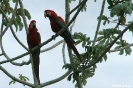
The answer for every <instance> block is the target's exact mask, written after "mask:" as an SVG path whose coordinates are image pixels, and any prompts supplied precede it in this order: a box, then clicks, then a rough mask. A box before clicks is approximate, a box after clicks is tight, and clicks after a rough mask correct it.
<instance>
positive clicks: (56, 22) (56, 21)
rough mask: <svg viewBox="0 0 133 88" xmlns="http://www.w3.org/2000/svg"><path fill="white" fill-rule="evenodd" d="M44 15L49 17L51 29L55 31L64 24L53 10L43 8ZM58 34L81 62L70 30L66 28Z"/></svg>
mask: <svg viewBox="0 0 133 88" xmlns="http://www.w3.org/2000/svg"><path fill="white" fill-rule="evenodd" d="M44 17H45V18H46V17H48V18H49V20H50V24H51V29H52V31H53V32H55V33H57V32H59V31H60V30H61V29H62V28H63V27H64V26H65V21H64V20H63V19H62V18H61V17H60V16H58V15H57V14H56V13H55V12H54V11H53V10H45V11H44ZM60 36H61V37H63V38H64V40H65V42H66V43H67V46H68V47H69V48H70V49H72V50H73V51H74V53H75V54H76V55H77V57H78V58H79V60H80V62H82V58H81V56H80V54H79V52H78V51H77V49H76V47H75V45H74V43H75V41H74V40H73V38H72V35H71V33H70V31H69V30H68V29H66V30H65V31H64V32H63V33H62V34H61V35H60Z"/></svg>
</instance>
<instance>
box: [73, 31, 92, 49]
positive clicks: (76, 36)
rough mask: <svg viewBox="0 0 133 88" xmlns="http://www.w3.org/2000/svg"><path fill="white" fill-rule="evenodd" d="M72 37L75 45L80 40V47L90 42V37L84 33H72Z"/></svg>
mask: <svg viewBox="0 0 133 88" xmlns="http://www.w3.org/2000/svg"><path fill="white" fill-rule="evenodd" d="M73 39H76V43H75V44H76V45H77V44H79V43H81V42H82V47H85V45H88V44H90V43H91V42H90V37H86V34H83V33H81V32H79V33H74V35H73Z"/></svg>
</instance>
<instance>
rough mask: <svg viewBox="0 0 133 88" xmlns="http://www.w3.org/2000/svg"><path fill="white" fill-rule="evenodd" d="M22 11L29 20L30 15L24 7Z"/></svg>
mask: <svg viewBox="0 0 133 88" xmlns="http://www.w3.org/2000/svg"><path fill="white" fill-rule="evenodd" d="M24 12H25V15H26V16H27V18H28V20H30V19H31V15H30V13H29V12H28V10H26V9H24Z"/></svg>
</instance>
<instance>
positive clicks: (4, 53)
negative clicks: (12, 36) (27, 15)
mask: <svg viewBox="0 0 133 88" xmlns="http://www.w3.org/2000/svg"><path fill="white" fill-rule="evenodd" d="M0 46H1V50H2V53H3V55H4V56H5V57H6V58H7V60H5V61H6V62H10V63H11V64H13V65H16V66H23V65H29V64H30V60H29V61H27V62H24V61H23V62H22V63H16V62H11V58H10V57H9V56H8V55H7V54H6V52H5V50H4V48H3V44H2V41H1V45H0ZM2 62H3V61H1V62H0V64H3V63H2Z"/></svg>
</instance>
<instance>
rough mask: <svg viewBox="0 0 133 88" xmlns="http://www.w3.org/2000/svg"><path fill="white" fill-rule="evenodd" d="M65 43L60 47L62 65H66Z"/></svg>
mask: <svg viewBox="0 0 133 88" xmlns="http://www.w3.org/2000/svg"><path fill="white" fill-rule="evenodd" d="M65 44H66V43H65V42H63V46H62V57H63V62H64V64H66V57H65Z"/></svg>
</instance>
